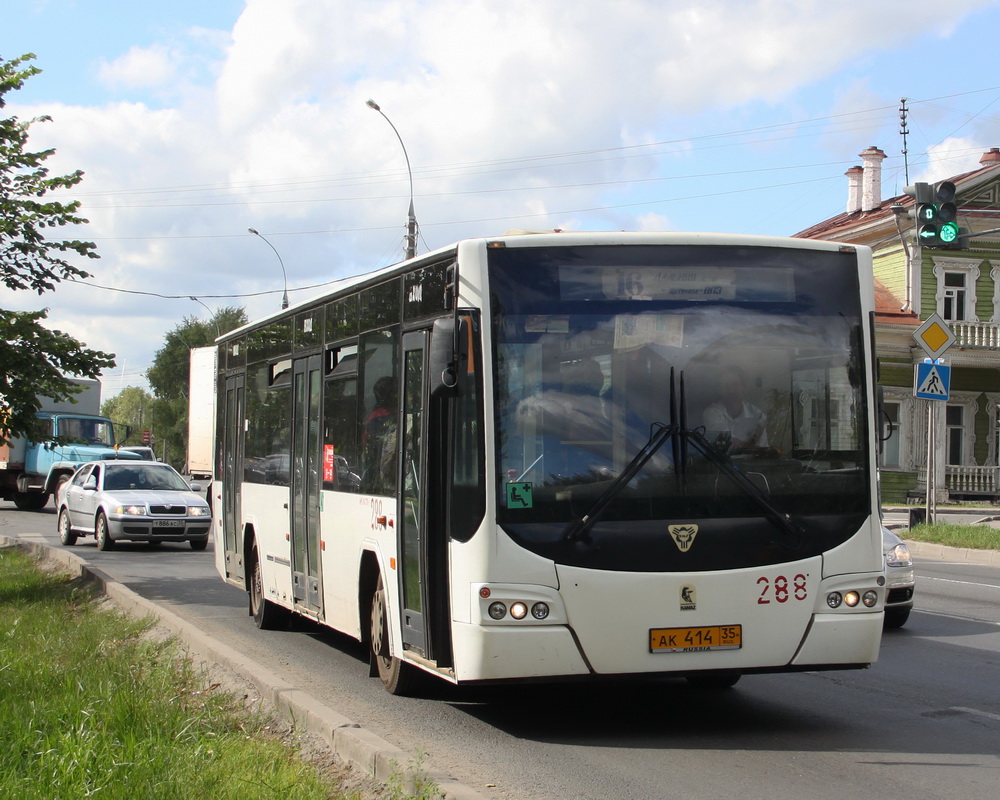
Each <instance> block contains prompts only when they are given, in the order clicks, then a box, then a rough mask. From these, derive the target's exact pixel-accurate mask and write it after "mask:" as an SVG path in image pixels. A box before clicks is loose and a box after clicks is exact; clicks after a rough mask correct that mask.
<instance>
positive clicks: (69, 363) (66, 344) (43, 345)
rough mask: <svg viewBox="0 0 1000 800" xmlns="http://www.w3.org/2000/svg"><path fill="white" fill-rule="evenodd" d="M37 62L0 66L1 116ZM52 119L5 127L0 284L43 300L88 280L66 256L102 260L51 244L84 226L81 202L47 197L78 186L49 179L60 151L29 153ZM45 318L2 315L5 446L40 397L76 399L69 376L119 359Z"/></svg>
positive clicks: (82, 248) (75, 245)
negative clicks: (59, 234) (36, 133)
mask: <svg viewBox="0 0 1000 800" xmlns="http://www.w3.org/2000/svg"><path fill="white" fill-rule="evenodd" d="M33 58H34V55H32V54H30V53H29V54H27V55H23V56H21V57H20V58H15V59H13V60H11V61H3V60H0V108H4V107H6V105H7V103H6V99H5V98H6V95H7V93H8V92H12V91H16V90H17V89H20V88H21V87H22V86H23V85H24V82H25V81H26V80H27V79H28V78H30V77H32V76H33V75H37V74H38V73H39V72H40V70H39V69H38V68H37V67H34V66H31V65H29V64H28V62H29V61H31V60H32V59H33ZM47 120H48V118H47V117H40V118H38V119H34V120H29V121H26V122H25V121H21V120H19V119H18V118H17V117H7V118H5V119H0V282H2V283H3V285H5V286H6V287H7V288H8V289H10V290H12V291H17V290H30V291H35V292H37V293H38V294H43V293H44V292H47V291H51V290H53V289H55V287H56V284H57V283H59V282H60V281H63V280H66V279H76V278H86V277H89V275H90V273H88V272H85V271H84V270H82V269H80V268H79V267H77V266H75V265H73V264H71V263H70V262H69V261H67V260H66V258H65V257H64V256H67V255H73V254H75V255H76V256H79V257H83V258H98V255H97V253H96V252H95V249H96V248H95V245H94V244H93V243H91V242H82V241H79V240H75V239H71V240H66V239H64V240H59V239H48V238H46V236H45V231H46V229H53V228H61V227H64V226H66V225H81V224H84V223H86V222H87V220H86V219H84V218H83V217H80V216H78V215H77V211H78V210H79V208H80V203H79V202H78V201H73V202H69V203H61V202H57V201H54V200H50V199H48V197H47V195H48V194H49V193H50V192H52V191H54V190H58V189H68V188H71V187H73V186H76V185H77V184H78V183H79V182H80V181H81V180H82V178H83V173H82V172H80V171H76V172H73V173H71V174H69V175H62V176H50V175H49V170H48V169H47V168H46V167H45V161H46V159H48V158H49V157H50V156H51V155H52V154H53V153H54V152H55V151H54V150H51V149H49V150H41V151H37V152H32V151H30V150H28V149H27V146H28V132H29V129H30V128H31V126H32V125H33V124H36V123H39V122H45V121H47ZM46 316H47V312H46V311H44V310H43V311H37V312H13V311H7V310H4V309H0V341H2V342H4V346H3V347H2V348H0V409H2V410H3V414H2V417H0V442H3V441H7V440H8V439H10V438H11V437H13V436H22V435H26V434H27V433H28V432H30V431H31V430H32V427H33V420H34V416H35V412H36V411H37V410H38V408H39V403H38V399H37V397H38V395H42V396H44V397H50V398H52V399H55V400H65V399H68V398H69V397H71V396H72V395H73V394H75V393H76V391H77V388H76V387H75V385H74V384H71V383H70V382H69V381H67V380H66V379H65V378H64V377H63V375H64V374H69V375H76V376H81V377H86V378H95V377H97V376H98V375H99V374H100V372H101V371H102V370H104V369H107V368H110V367H113V366H114V364H115V362H114V356H113V355H112V354H109V353H103V352H100V351H98V350H90V349H87V348H86V347H85V346H84V345H83V344H82V343H81V342H79V341H77V340H76V339H74V338H73V337H72V336H70V335H69V334H67V333H63V332H61V331H53V330H49V329H48V328H46V327H45V326H44V325H42V324H41V323H42V321H43V320H45V319H46Z"/></svg>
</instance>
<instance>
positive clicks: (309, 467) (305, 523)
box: [289, 355, 323, 616]
mask: <svg viewBox="0 0 1000 800" xmlns="http://www.w3.org/2000/svg"><path fill="white" fill-rule="evenodd" d="M321 363H322V359H321V357H320V356H319V355H314V356H309V357H307V358H300V359H297V360H296V361H295V363H294V364H293V365H292V454H291V465H290V466H291V469H290V470H289V491H290V493H291V502H292V508H291V537H292V596H293V597H294V599H295V604H296V605H297V606H300V607H304V609H305V610H307V611H309V612H310V613H313V614H318V615H320V616H322V614H323V590H322V572H321V566H320V530H319V499H320V494H319V489H320V478H321V476H322V462H321V459H320V438H319V435H320V397H321V396H322V386H323V381H322V375H321V371H320V366H321Z"/></svg>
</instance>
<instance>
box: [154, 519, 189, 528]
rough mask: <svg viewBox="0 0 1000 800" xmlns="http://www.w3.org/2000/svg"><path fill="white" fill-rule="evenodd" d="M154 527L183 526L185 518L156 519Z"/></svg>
mask: <svg viewBox="0 0 1000 800" xmlns="http://www.w3.org/2000/svg"><path fill="white" fill-rule="evenodd" d="M153 527H154V528H183V527H184V520H182V519H154V520H153Z"/></svg>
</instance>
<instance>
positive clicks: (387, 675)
mask: <svg viewBox="0 0 1000 800" xmlns="http://www.w3.org/2000/svg"><path fill="white" fill-rule="evenodd" d="M369 619H370V625H371V632H370V636H369V643H368V644H369V647H370V648H371V651H370V656H371V663H372V666H373V667H374V668H375V669H374V670H372V671H373V672H375V671H377V672H378V677H379V680H380V681H382V685H383V686H384V687H385V689H386V691H387V692H389V694H395V695H402V696H404V697H405V696H406V695H408V694H410V693H411V692H412V691H413V688H414V684H415V682H416V681H415V678H416V669H415V668H414V667H413V666H412V665H410V664H406V663H404V662H402V661H400V660H399V659H398V658H396V657H395V656H392V655H390V654H389V610H388V607H387V603H386V597H385V586H384V585H383V583H382V576H381V575H379V576H378V585H377V586H376V587H375V591H374V592H372V604H371V616H370V618H369Z"/></svg>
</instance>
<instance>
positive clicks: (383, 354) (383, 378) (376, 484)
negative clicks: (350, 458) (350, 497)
mask: <svg viewBox="0 0 1000 800" xmlns="http://www.w3.org/2000/svg"><path fill="white" fill-rule="evenodd" d="M398 348H399V335H398V333H397V332H396V331H395V330H382V331H375V332H373V333H370V334H366V335H365V336H362V337H361V358H360V360H361V363H362V364H363V367H362V370H363V371H362V383H363V386H364V395H363V397H362V402H361V411H362V414H363V415H364V416H363V424H362V426H361V472H360V477H361V491H362V492H365V493H366V494H381V495H394V494H395V493H396V480H397V477H396V464H397V461H398V456H397V453H398V450H399V442H398V436H397V428H398V427H399V373H398Z"/></svg>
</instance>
